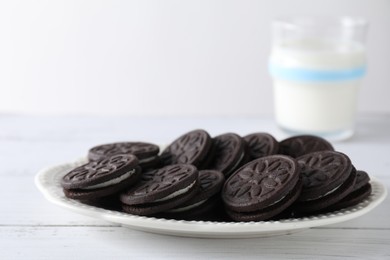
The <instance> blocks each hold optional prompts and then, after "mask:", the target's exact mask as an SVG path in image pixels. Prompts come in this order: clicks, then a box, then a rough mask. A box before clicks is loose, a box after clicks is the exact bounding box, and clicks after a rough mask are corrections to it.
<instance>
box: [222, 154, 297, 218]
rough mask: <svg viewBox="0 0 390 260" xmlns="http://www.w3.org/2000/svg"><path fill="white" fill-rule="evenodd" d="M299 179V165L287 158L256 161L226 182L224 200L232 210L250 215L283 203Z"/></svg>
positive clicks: (268, 157)
mask: <svg viewBox="0 0 390 260" xmlns="http://www.w3.org/2000/svg"><path fill="white" fill-rule="evenodd" d="M298 179H299V166H298V164H297V162H296V161H295V160H294V159H292V158H290V157H287V156H284V155H273V156H267V157H263V158H260V159H257V160H254V161H252V162H250V163H248V164H246V165H244V166H243V167H241V168H240V169H238V170H237V171H236V172H235V173H234V174H233V175H232V176H230V178H229V179H228V180H227V181H226V182H225V185H224V188H223V191H222V198H223V200H224V202H225V203H226V205H227V207H229V208H230V209H231V210H235V211H240V212H246V211H248V212H249V211H253V210H254V209H255V208H259V207H266V206H268V205H270V204H272V203H273V202H275V201H278V200H280V199H282V198H283V197H284V196H286V194H287V193H288V192H289V191H290V190H291V189H292V188H293V187H294V186H295V185H296V183H297V181H298Z"/></svg>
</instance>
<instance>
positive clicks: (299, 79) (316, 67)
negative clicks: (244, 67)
mask: <svg viewBox="0 0 390 260" xmlns="http://www.w3.org/2000/svg"><path fill="white" fill-rule="evenodd" d="M269 65H270V72H271V75H272V77H273V86H274V101H275V117H276V121H277V123H278V125H279V126H280V127H281V128H282V129H284V130H287V131H288V132H291V133H308V134H316V135H320V136H323V137H327V138H329V139H341V138H346V137H349V136H351V135H352V134H353V129H354V122H355V112H356V106H357V95H358V92H359V86H360V83H361V78H362V76H363V75H364V72H365V49H364V46H363V45H362V44H359V43H357V42H351V41H348V42H342V41H341V42H340V41H338V42H336V41H331V40H329V39H328V40H324V39H322V40H320V39H310V38H308V39H304V40H299V41H298V40H297V41H288V42H286V41H285V42H283V43H279V44H275V45H274V46H273V48H272V51H271V56H270V64H269Z"/></svg>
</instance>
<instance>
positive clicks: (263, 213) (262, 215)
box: [226, 180, 302, 222]
mask: <svg viewBox="0 0 390 260" xmlns="http://www.w3.org/2000/svg"><path fill="white" fill-rule="evenodd" d="M301 189H302V181H301V180H298V182H297V184H296V185H295V187H294V188H293V189H292V190H291V191H290V192H289V193H288V194H287V195H286V196H285V197H283V198H282V199H280V200H279V201H277V202H275V203H274V204H271V205H269V206H268V207H265V208H261V209H259V210H255V211H252V212H236V211H231V210H229V209H227V210H226V213H227V215H228V216H229V217H230V218H231V219H232V220H234V221H242V222H249V221H263V220H269V219H271V218H274V217H280V216H281V214H282V213H283V212H284V211H285V210H286V209H288V208H289V207H290V206H291V205H292V204H293V203H294V202H295V201H296V200H297V198H298V196H299V193H300V191H301Z"/></svg>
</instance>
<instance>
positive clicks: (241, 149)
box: [208, 133, 248, 177]
mask: <svg viewBox="0 0 390 260" xmlns="http://www.w3.org/2000/svg"><path fill="white" fill-rule="evenodd" d="M213 146H214V149H215V154H214V160H213V161H212V162H211V164H210V165H209V166H208V168H209V169H213V170H217V171H220V172H222V173H223V174H224V175H225V177H228V176H229V175H230V174H232V173H233V172H234V171H235V170H236V169H237V168H238V167H240V166H241V165H243V164H244V163H245V162H246V161H247V158H248V151H247V144H246V142H245V141H244V140H243V139H242V138H241V137H240V136H239V135H237V134H234V133H226V134H222V135H218V136H216V137H214V138H213Z"/></svg>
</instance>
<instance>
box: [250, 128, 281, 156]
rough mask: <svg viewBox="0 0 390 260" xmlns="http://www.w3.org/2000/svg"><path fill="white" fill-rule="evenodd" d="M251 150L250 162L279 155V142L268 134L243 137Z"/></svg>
mask: <svg viewBox="0 0 390 260" xmlns="http://www.w3.org/2000/svg"><path fill="white" fill-rule="evenodd" d="M243 138H244V140H245V141H246V143H247V144H248V148H249V160H251V161H252V160H254V159H257V158H261V157H264V156H267V155H272V154H277V153H278V151H279V142H278V141H276V139H275V138H274V137H273V136H272V135H270V134H267V133H253V134H249V135H246V136H244V137H243Z"/></svg>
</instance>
